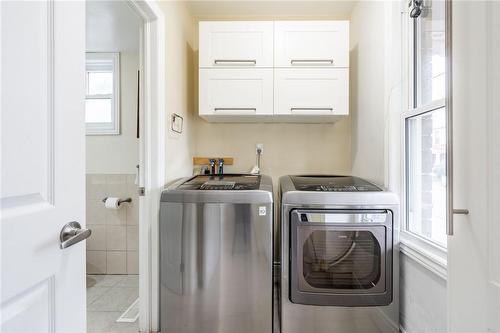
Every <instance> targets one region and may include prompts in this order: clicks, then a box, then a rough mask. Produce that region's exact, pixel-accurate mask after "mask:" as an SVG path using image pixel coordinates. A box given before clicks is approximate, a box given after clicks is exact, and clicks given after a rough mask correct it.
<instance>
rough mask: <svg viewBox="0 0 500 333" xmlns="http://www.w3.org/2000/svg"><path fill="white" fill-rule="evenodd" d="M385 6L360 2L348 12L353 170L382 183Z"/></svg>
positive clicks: (383, 177)
mask: <svg viewBox="0 0 500 333" xmlns="http://www.w3.org/2000/svg"><path fill="white" fill-rule="evenodd" d="M385 18H386V17H385V6H384V5H383V2H368V1H364V2H360V3H358V4H357V5H356V6H355V7H354V9H353V11H352V15H351V29H350V47H351V52H350V65H351V70H350V86H351V87H350V91H351V96H350V112H351V116H352V156H351V158H352V173H353V174H354V175H357V176H361V177H363V178H366V179H369V180H372V181H374V182H377V183H379V184H384V182H385V171H384V170H385V165H384V153H385V142H384V139H385V137H384V136H385V125H386V124H385V119H384V118H385V109H386V104H385V103H386V90H385V86H386V77H385V73H386V72H385V65H386V61H385V59H386V58H385V51H386V50H385V45H386V40H385Z"/></svg>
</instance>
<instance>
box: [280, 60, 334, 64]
mask: <svg viewBox="0 0 500 333" xmlns="http://www.w3.org/2000/svg"><path fill="white" fill-rule="evenodd" d="M290 63H291V64H292V65H300V64H308V63H309V64H312V65H321V64H327V65H333V59H292V60H291V61H290Z"/></svg>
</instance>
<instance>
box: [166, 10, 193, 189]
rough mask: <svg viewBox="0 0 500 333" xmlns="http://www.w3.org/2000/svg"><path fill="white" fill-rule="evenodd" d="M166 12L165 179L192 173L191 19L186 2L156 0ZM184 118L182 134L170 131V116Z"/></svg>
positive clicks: (168, 179)
mask: <svg viewBox="0 0 500 333" xmlns="http://www.w3.org/2000/svg"><path fill="white" fill-rule="evenodd" d="M159 5H160V7H161V8H162V10H163V12H164V14H165V34H166V50H165V51H166V63H165V66H166V82H165V89H166V94H165V103H166V105H165V107H166V124H165V126H166V129H167V143H166V159H167V162H166V175H167V181H170V180H172V179H176V178H179V177H184V176H189V175H191V174H192V163H191V157H192V147H193V142H192V140H193V134H194V132H193V122H192V110H193V103H194V97H193V93H194V87H193V79H194V75H193V68H194V64H193V57H194V46H193V40H194V27H195V24H194V20H193V17H192V16H191V14H190V12H189V10H188V8H187V5H186V3H183V2H171V1H162V2H159ZM172 113H177V114H179V115H181V116H182V117H184V128H183V133H182V134H177V133H175V132H172V131H171V115H172Z"/></svg>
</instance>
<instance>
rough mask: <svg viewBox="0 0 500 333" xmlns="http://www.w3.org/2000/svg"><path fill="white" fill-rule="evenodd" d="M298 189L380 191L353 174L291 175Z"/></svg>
mask: <svg viewBox="0 0 500 333" xmlns="http://www.w3.org/2000/svg"><path fill="white" fill-rule="evenodd" d="M290 178H291V180H292V182H293V185H294V186H295V189H296V190H298V191H319V192H379V191H382V189H381V188H379V187H378V186H376V185H374V184H372V183H370V182H367V181H366V180H364V179H361V178H358V177H353V176H337V175H300V176H290Z"/></svg>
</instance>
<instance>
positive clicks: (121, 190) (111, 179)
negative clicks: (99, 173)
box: [106, 175, 127, 198]
mask: <svg viewBox="0 0 500 333" xmlns="http://www.w3.org/2000/svg"><path fill="white" fill-rule="evenodd" d="M106 194H107V196H110V197H119V198H124V197H126V196H127V175H106Z"/></svg>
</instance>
